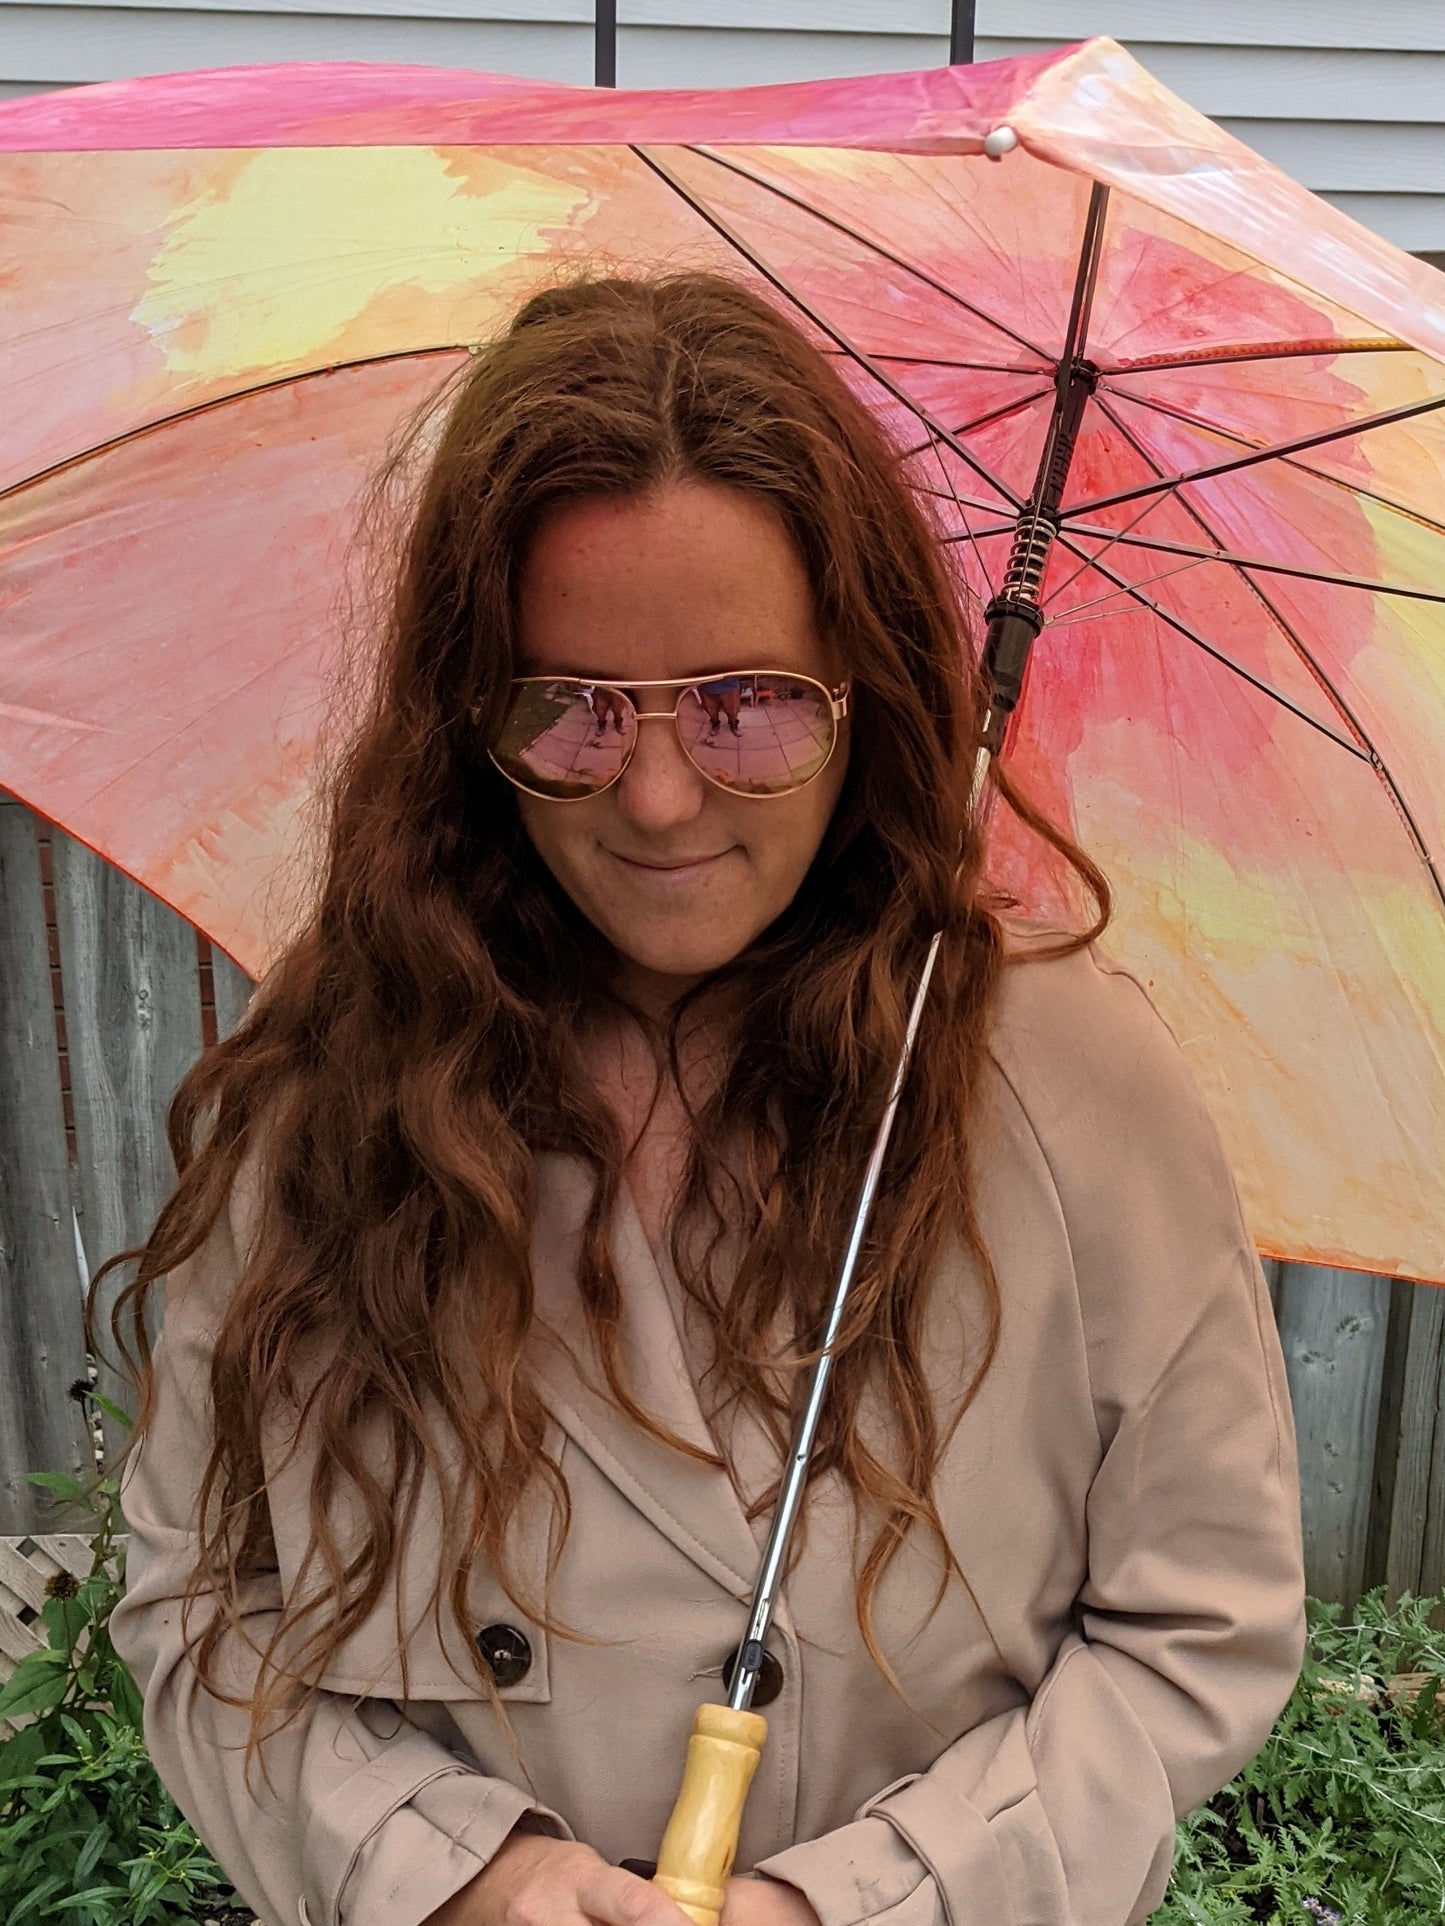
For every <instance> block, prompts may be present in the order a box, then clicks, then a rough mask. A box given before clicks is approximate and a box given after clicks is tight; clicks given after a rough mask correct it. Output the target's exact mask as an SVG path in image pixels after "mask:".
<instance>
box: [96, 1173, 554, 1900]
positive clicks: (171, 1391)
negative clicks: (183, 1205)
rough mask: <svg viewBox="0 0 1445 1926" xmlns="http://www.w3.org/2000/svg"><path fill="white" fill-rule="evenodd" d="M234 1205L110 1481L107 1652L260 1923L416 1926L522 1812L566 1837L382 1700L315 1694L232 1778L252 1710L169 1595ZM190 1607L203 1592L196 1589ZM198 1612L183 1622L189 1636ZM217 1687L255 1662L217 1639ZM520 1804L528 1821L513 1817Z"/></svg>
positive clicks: (236, 1680)
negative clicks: (203, 1652) (114, 1481)
mask: <svg viewBox="0 0 1445 1926" xmlns="http://www.w3.org/2000/svg"><path fill="white" fill-rule="evenodd" d="M235 1218H236V1210H235V1206H234V1200H233V1207H232V1211H231V1213H230V1215H229V1217H227V1218H223V1219H222V1221H221V1223H220V1224H219V1225H218V1226H217V1229H216V1231H215V1232H214V1233H213V1235H212V1237H211V1239H210V1241H209V1242H208V1243H207V1244H206V1245H205V1246H203V1248H202V1249H201V1251H200V1252H198V1253H197V1255H196V1257H194V1258H193V1259H192V1260H191V1261H190V1262H189V1263H188V1264H186V1265H184V1266H181V1267H179V1268H178V1269H177V1270H176V1271H175V1272H174V1273H173V1274H172V1275H171V1276H170V1277H169V1278H168V1279H167V1281H166V1311H165V1325H164V1329H163V1331H162V1334H161V1336H160V1339H159V1340H158V1342H157V1345H156V1355H155V1367H156V1380H155V1405H154V1417H153V1421H152V1423H151V1424H150V1426H149V1428H148V1429H147V1431H146V1433H145V1436H144V1438H143V1440H142V1442H141V1444H140V1446H139V1448H138V1450H137V1452H136V1454H135V1455H134V1456H133V1457H132V1459H131V1461H130V1463H129V1465H128V1467H127V1470H126V1474H125V1478H124V1483H123V1488H122V1505H123V1509H124V1512H125V1518H126V1523H127V1526H128V1528H129V1539H128V1542H127V1547H126V1588H125V1595H124V1597H123V1598H122V1599H121V1601H120V1603H119V1604H118V1605H117V1606H116V1609H115V1612H114V1614H113V1617H112V1624H111V1635H112V1638H113V1640H114V1643H115V1647H116V1650H117V1651H118V1652H119V1653H120V1655H121V1657H122V1658H123V1659H124V1660H125V1661H126V1663H127V1664H128V1665H129V1666H130V1668H131V1670H132V1671H133V1672H134V1674H135V1677H136V1681H137V1683H138V1685H139V1686H140V1688H141V1690H142V1692H143V1694H144V1699H145V1737H146V1744H147V1746H148V1748H149V1751H150V1754H151V1757H152V1759H153V1760H154V1762H155V1765H156V1769H157V1771H158V1772H159V1773H160V1776H161V1778H162V1780H163V1781H164V1783H165V1785H166V1787H167V1788H168V1790H169V1791H170V1793H171V1795H172V1797H173V1798H174V1799H175V1801H176V1803H177V1805H179V1807H180V1808H181V1810H182V1812H184V1813H185V1815H186V1817H187V1818H188V1819H189V1820H190V1821H191V1823H192V1824H193V1825H194V1826H195V1828H196V1830H197V1832H198V1833H199V1834H200V1836H201V1837H202V1839H203V1840H204V1841H205V1842H206V1844H207V1845H208V1846H209V1847H210V1849H211V1851H212V1852H213V1853H214V1854H215V1856H216V1858H217V1859H218V1860H219V1861H220V1864H221V1865H222V1867H223V1868H224V1869H225V1871H226V1873H227V1875H228V1877H229V1878H230V1879H231V1881H232V1883H233V1884H234V1885H235V1886H236V1888H237V1890H238V1891H239V1892H240V1893H241V1895H242V1896H243V1898H244V1899H245V1900H246V1901H247V1903H248V1904H249V1905H250V1906H252V1907H253V1908H254V1909H255V1911H256V1913H257V1914H258V1915H259V1917H260V1918H261V1920H262V1921H264V1922H265V1926H376V1923H377V1922H385V1926H418V1923H419V1922H420V1921H422V1920H424V1919H425V1918H426V1917H427V1915H428V1914H429V1913H431V1912H433V1911H434V1910H435V1909H436V1908H437V1907H438V1906H440V1905H441V1904H442V1902H443V1901H444V1900H446V1899H448V1898H449V1897H450V1896H451V1895H452V1894H453V1893H455V1892H457V1891H459V1890H460V1888H461V1887H463V1886H464V1885H466V1884H467V1882H468V1881H469V1880H470V1879H472V1878H474V1877H475V1875H476V1874H477V1873H479V1872H480V1871H481V1870H482V1868H483V1867H484V1866H485V1865H486V1864H487V1862H488V1860H489V1859H490V1858H491V1856H492V1854H493V1853H494V1852H495V1851H496V1850H497V1848H498V1847H499V1846H500V1845H501V1843H502V1842H503V1840H504V1839H505V1838H506V1837H507V1835H508V1834H509V1833H510V1832H511V1830H512V1828H513V1827H514V1826H515V1825H516V1824H517V1823H518V1822H519V1821H522V1822H524V1823H526V1824H528V1825H529V1826H534V1827H539V1828H541V1829H544V1830H547V1831H552V1832H555V1833H557V1834H558V1835H559V1836H562V1837H570V1836H571V1835H570V1833H569V1832H568V1830H567V1828H566V1826H565V1825H564V1824H563V1822H562V1821H561V1820H560V1819H558V1818H557V1816H556V1815H555V1814H552V1813H548V1812H546V1811H544V1810H543V1809H541V1808H538V1807H537V1806H536V1804H535V1802H534V1801H533V1800H532V1799H531V1798H529V1797H528V1795H527V1794H526V1793H525V1792H523V1791H521V1790H520V1789H519V1788H518V1787H516V1786H513V1785H511V1784H509V1783H508V1782H507V1781H505V1780H501V1779H494V1778H488V1777H485V1776H483V1775H482V1774H481V1773H479V1772H478V1771H477V1770H476V1768H475V1766H474V1765H473V1764H470V1763H469V1762H468V1761H467V1760H465V1759H463V1758H460V1757H458V1756H457V1755H456V1754H454V1753H453V1752H451V1751H449V1750H448V1749H447V1747H446V1746H445V1745H443V1744H441V1743H440V1742H439V1741H438V1740H437V1739H435V1738H433V1737H431V1736H430V1735H429V1734H426V1733H424V1732H422V1731H421V1730H420V1729H419V1728H417V1727H416V1726H415V1725H413V1724H411V1723H410V1722H409V1721H408V1720H407V1719H406V1718H405V1717H404V1716H403V1715H402V1714H401V1713H400V1712H399V1710H398V1709H397V1708H396V1707H395V1706H394V1705H392V1704H391V1703H390V1702H386V1703H382V1702H379V1701H375V1700H368V1699H353V1698H345V1697H340V1696H338V1695H336V1694H333V1693H329V1692H325V1691H323V1692H320V1693H318V1694H317V1695H316V1696H315V1697H314V1698H313V1699H312V1700H311V1701H310V1703H309V1704H308V1706H307V1707H306V1709H305V1710H304V1712H302V1713H301V1714H300V1715H299V1716H298V1717H297V1718H296V1719H295V1720H294V1722H293V1723H292V1724H291V1725H289V1726H287V1727H286V1728H285V1729H284V1730H283V1731H281V1732H279V1733H277V1734H276V1735H275V1736H274V1737H272V1738H271V1739H269V1740H268V1741H267V1743H266V1745H265V1748H264V1752H263V1760H264V1765H265V1774H264V1776H263V1775H262V1773H261V1772H260V1771H259V1770H258V1769H257V1767H256V1766H255V1765H254V1763H253V1766H252V1770H251V1773H250V1775H249V1778H248V1776H247V1774H246V1772H245V1766H244V1759H245V1739H246V1732H247V1727H248V1720H249V1713H248V1710H247V1708H246V1706H245V1705H244V1704H242V1705H240V1706H236V1705H230V1704H227V1703H225V1702H224V1701H223V1700H221V1699H219V1698H217V1697H215V1696H213V1695H212V1694H211V1693H210V1692H208V1691H207V1690H206V1689H205V1687H204V1686H203V1685H202V1684H201V1682H200V1680H199V1679H198V1677H197V1675H196V1672H195V1670H194V1668H193V1666H192V1664H191V1662H190V1660H189V1659H188V1658H187V1655H186V1650H185V1641H184V1640H183V1638H182V1635H181V1600H182V1597H183V1595H184V1593H185V1590H186V1584H187V1580H188V1578H189V1575H190V1573H191V1570H192V1568H193V1565H194V1562H195V1536H194V1507H195V1503H196V1497H197V1492H198V1488H199V1482H200V1472H201V1469H202V1467H203V1466H204V1464H205V1460H206V1455H207V1450H208V1436H209V1397H208V1386H209V1361H210V1352H211V1342H212V1332H213V1330H214V1328H215V1323H216V1320H217V1317H218V1314H219V1306H220V1305H221V1304H222V1303H223V1302H224V1298H225V1295H226V1292H227V1290H228V1288H229V1286H230V1283H231V1281H232V1280H233V1279H234V1277H235V1275H236V1273H237V1270H238V1268H239V1266H238V1263H237V1258H236V1250H237V1225H236V1222H235ZM282 1602H283V1601H282V1590H281V1580H280V1577H279V1575H278V1573H277V1572H275V1571H268V1572H266V1573H264V1574H262V1575H258V1576H257V1577H255V1578H253V1579H251V1580H250V1581H249V1582H248V1585H247V1590H246V1595H245V1598H244V1612H245V1623H246V1630H247V1632H248V1634H249V1637H250V1640H251V1641H253V1642H254V1644H255V1645H257V1646H259V1647H261V1648H263V1649H264V1647H265V1644H266V1641H267V1639H268V1638H269V1636H270V1633H271V1631H272V1629H273V1627H274V1625H275V1623H276V1621H277V1618H278V1616H279V1613H280V1610H281V1606H282ZM202 1605H204V1601H202ZM196 1624H197V1619H196V1618H194V1617H193V1619H192V1629H193V1631H194V1629H195V1627H196ZM220 1660H221V1664H220V1673H221V1678H222V1681H223V1683H224V1685H225V1687H226V1689H227V1691H228V1693H229V1694H230V1695H232V1696H234V1697H238V1698H240V1699H242V1700H243V1701H244V1700H245V1699H247V1698H248V1697H249V1696H250V1694H251V1692H252V1690H253V1689H254V1683H255V1677H256V1660H255V1656H254V1654H253V1653H252V1652H251V1651H250V1649H249V1646H248V1645H247V1643H246V1641H245V1640H243V1639H240V1638H238V1637H236V1636H235V1635H234V1634H232V1635H230V1637H229V1639H228V1640H227V1642H226V1643H225V1644H224V1645H223V1648H222V1651H221V1653H220ZM527 1815H531V1816H530V1817H528V1816H527Z"/></svg>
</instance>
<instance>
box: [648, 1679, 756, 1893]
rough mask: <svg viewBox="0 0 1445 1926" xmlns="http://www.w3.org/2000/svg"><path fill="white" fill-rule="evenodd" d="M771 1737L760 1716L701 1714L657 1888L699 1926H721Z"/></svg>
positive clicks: (711, 1710) (709, 1708)
mask: <svg viewBox="0 0 1445 1926" xmlns="http://www.w3.org/2000/svg"><path fill="white" fill-rule="evenodd" d="M767 1736H768V1722H767V1720H766V1719H765V1718H764V1717H763V1716H762V1714H761V1713H760V1712H735V1711H733V1709H732V1707H731V1706H727V1705H700V1706H699V1707H698V1708H697V1714H696V1716H695V1718H694V1719H693V1722H692V1736H691V1738H689V1740H688V1742H687V1764H686V1766H685V1767H684V1768H683V1774H682V1785H681V1787H680V1788H679V1790H678V1795H677V1804H676V1805H675V1806H674V1807H673V1809H672V1817H671V1818H670V1819H669V1820H668V1822H667V1831H666V1832H665V1833H664V1834H663V1835H662V1848H661V1850H660V1851H659V1853H658V1855H657V1872H656V1875H655V1883H656V1884H657V1885H659V1886H661V1887H662V1889H663V1891H664V1892H666V1893H670V1894H671V1896H672V1897H673V1898H674V1899H675V1900H676V1901H677V1903H678V1905H679V1906H681V1908H682V1910H683V1911H684V1912H685V1913H686V1914H687V1916H688V1918H689V1919H690V1920H692V1921H693V1922H694V1926H717V1920H718V1914H719V1913H720V1912H721V1911H722V1903H723V1891H724V1888H725V1887H726V1885H727V1880H728V1874H729V1873H730V1872H731V1871H732V1869H733V1859H734V1856H735V1855H736V1853H737V1849H738V1830H739V1828H740V1827H741V1825H742V1822H743V1804H744V1802H745V1801H746V1799H747V1796H748V1787H749V1786H750V1785H751V1784H752V1778H753V1774H754V1772H756V1770H757V1766H758V1760H759V1758H760V1757H761V1755H762V1750H763V1740H764V1739H765V1738H766V1737H767Z"/></svg>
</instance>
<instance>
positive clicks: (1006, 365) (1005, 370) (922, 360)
mask: <svg viewBox="0 0 1445 1926" xmlns="http://www.w3.org/2000/svg"><path fill="white" fill-rule="evenodd" d="M873 359H874V360H875V361H899V362H902V363H903V365H904V366H905V367H908V368H963V369H965V370H967V372H968V373H969V374H1016V375H1047V376H1048V377H1049V379H1050V380H1052V379H1053V369H1052V368H1046V367H1038V368H1035V367H1031V366H1030V365H1029V363H1028V362H1026V361H1025V362H1018V361H960V360H959V359H958V358H957V356H955V355H951V354H899V353H897V352H896V351H895V350H894V349H892V348H890V349H889V351H888V352H887V354H884V353H883V352H882V351H881V350H879V349H877V348H875V349H874V350H873Z"/></svg>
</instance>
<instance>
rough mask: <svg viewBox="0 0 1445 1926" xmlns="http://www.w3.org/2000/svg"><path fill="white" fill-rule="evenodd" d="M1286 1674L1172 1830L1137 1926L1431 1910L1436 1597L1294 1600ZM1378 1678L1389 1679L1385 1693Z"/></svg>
mask: <svg viewBox="0 0 1445 1926" xmlns="http://www.w3.org/2000/svg"><path fill="white" fill-rule="evenodd" d="M1308 1611H1309V1626H1310V1639H1309V1648H1308V1650H1307V1651H1306V1653H1305V1660H1304V1665H1303V1668H1302V1670H1301V1673H1300V1679H1299V1683H1298V1685H1297V1686H1296V1687H1295V1690H1294V1692H1293V1693H1292V1695H1291V1697H1290V1701H1289V1704H1288V1705H1287V1706H1286V1707H1285V1709H1284V1711H1283V1712H1282V1713H1281V1714H1280V1716H1279V1718H1278V1720H1277V1721H1276V1723H1275V1727H1274V1730H1273V1731H1272V1732H1271V1734H1270V1736H1269V1738H1268V1739H1267V1740H1266V1742H1265V1744H1264V1747H1263V1749H1262V1750H1261V1751H1260V1752H1259V1753H1258V1755H1257V1756H1256V1757H1255V1758H1254V1759H1253V1760H1251V1762H1250V1763H1249V1765H1248V1766H1246V1767H1245V1769H1244V1771H1243V1772H1241V1773H1240V1774H1238V1776H1237V1777H1236V1778H1234V1779H1232V1780H1231V1781H1230V1783H1229V1784H1228V1785H1227V1786H1225V1787H1224V1789H1223V1791H1221V1792H1218V1793H1216V1794H1215V1796H1214V1797H1213V1798H1212V1799H1211V1800H1210V1801H1209V1803H1208V1804H1207V1805H1205V1806H1202V1807H1200V1808H1199V1810H1198V1811H1197V1812H1192V1813H1190V1815H1189V1816H1188V1818H1187V1819H1185V1820H1184V1821H1183V1822H1182V1823H1181V1825H1180V1827H1179V1837H1178V1846H1177V1850H1176V1853H1175V1861H1174V1879H1173V1882H1172V1884H1171V1886H1170V1889H1169V1895H1168V1897H1167V1899H1166V1900H1165V1902H1164V1904H1163V1905H1162V1906H1161V1907H1160V1908H1159V1910H1158V1911H1157V1912H1156V1913H1155V1914H1154V1915H1153V1918H1152V1921H1151V1926H1235V1923H1236V1922H1240V1923H1241V1926H1243V1923H1244V1922H1261V1923H1262V1926H1313V1922H1315V1921H1318V1922H1320V1926H1336V1923H1338V1926H1420V1922H1421V1921H1422V1920H1426V1919H1441V1918H1445V1635H1442V1634H1441V1633H1440V1632H1438V1631H1432V1629H1431V1620H1432V1618H1434V1619H1437V1620H1438V1619H1439V1618H1440V1617H1441V1616H1442V1613H1445V1598H1442V1599H1429V1598H1413V1597H1411V1595H1410V1594H1409V1593H1405V1594H1403V1595H1402V1596H1401V1598H1400V1599H1399V1601H1398V1603H1397V1604H1396V1606H1395V1608H1394V1611H1393V1612H1390V1611H1388V1610H1387V1609H1386V1606H1385V1603H1384V1587H1383V1586H1380V1587H1377V1588H1376V1589H1375V1590H1374V1591H1372V1592H1369V1593H1367V1594H1366V1596H1365V1597H1364V1598H1362V1599H1361V1600H1360V1602H1359V1604H1358V1605H1357V1606H1356V1607H1355V1609H1354V1612H1353V1614H1352V1615H1351V1617H1350V1619H1349V1622H1348V1623H1344V1624H1342V1623H1341V1622H1340V1621H1341V1617H1342V1613H1341V1608H1340V1607H1339V1606H1338V1605H1326V1604H1322V1603H1321V1602H1320V1601H1319V1600H1318V1599H1314V1598H1312V1599H1310V1600H1309V1601H1308ZM1391 1680H1395V1681H1397V1683H1396V1685H1395V1688H1394V1689H1393V1690H1392V1689H1391V1686H1390V1682H1391Z"/></svg>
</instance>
